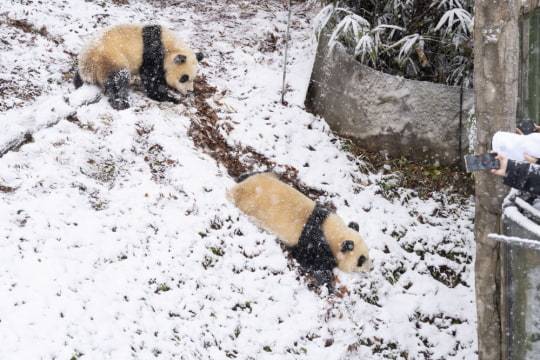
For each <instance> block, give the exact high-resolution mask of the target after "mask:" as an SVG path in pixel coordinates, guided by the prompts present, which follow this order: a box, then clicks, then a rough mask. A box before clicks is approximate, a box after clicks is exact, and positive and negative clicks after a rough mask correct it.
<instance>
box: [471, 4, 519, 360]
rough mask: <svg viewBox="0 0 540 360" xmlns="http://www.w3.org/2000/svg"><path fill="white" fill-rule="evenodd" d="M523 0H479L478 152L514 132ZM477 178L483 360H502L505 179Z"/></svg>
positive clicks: (478, 294) (484, 174)
mask: <svg viewBox="0 0 540 360" xmlns="http://www.w3.org/2000/svg"><path fill="white" fill-rule="evenodd" d="M519 6H520V2H519V0H489V1H488V0H477V1H476V4H475V20H474V22H475V24H474V39H475V40H474V41H475V46H474V90H475V111H476V118H477V131H478V133H477V145H476V149H475V150H476V153H477V154H481V153H485V152H487V151H489V150H490V149H491V139H492V137H493V134H494V133H495V132H496V131H499V130H507V131H513V130H514V128H515V124H516V121H515V117H516V108H517V97H518V71H519V28H518V19H519ZM475 180H476V198H475V200H476V221H475V238H476V264H475V272H476V304H477V314H478V355H479V359H480V360H501V359H503V354H502V342H503V336H502V331H501V329H502V327H501V319H502V318H501V315H502V314H501V306H500V304H501V291H500V285H501V281H500V278H501V276H500V275H501V273H500V272H501V267H500V251H499V246H498V245H497V244H495V243H494V242H491V241H489V240H488V239H487V235H488V234H489V233H498V232H499V230H500V218H501V203H502V200H503V197H504V196H505V194H506V193H507V189H506V188H505V187H504V186H503V185H502V182H501V179H500V178H496V177H495V176H493V175H491V174H489V173H487V172H479V173H477V174H476V176H475Z"/></svg>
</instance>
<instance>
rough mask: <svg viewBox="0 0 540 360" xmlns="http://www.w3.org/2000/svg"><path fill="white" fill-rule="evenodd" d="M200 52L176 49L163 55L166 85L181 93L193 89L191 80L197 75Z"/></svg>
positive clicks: (201, 55) (201, 56) (200, 58)
mask: <svg viewBox="0 0 540 360" xmlns="http://www.w3.org/2000/svg"><path fill="white" fill-rule="evenodd" d="M203 58H204V55H203V54H202V53H194V52H193V51H192V50H191V49H189V48H185V49H177V50H174V51H169V52H167V54H166V55H165V64H164V69H165V80H166V81H167V85H169V86H170V87H171V88H173V89H176V90H177V91H179V92H180V93H182V94H184V95H185V94H186V93H187V92H188V91H193V82H194V80H195V77H196V76H197V68H198V65H199V61H201V60H202V59H203Z"/></svg>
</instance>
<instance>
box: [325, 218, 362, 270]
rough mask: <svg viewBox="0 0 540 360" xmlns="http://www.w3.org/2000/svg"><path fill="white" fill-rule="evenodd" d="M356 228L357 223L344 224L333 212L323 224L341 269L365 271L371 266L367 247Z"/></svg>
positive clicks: (357, 227)
mask: <svg viewBox="0 0 540 360" xmlns="http://www.w3.org/2000/svg"><path fill="white" fill-rule="evenodd" d="M358 230H359V226H358V224H357V223H355V222H351V223H349V225H345V223H344V222H343V221H342V220H341V219H340V218H339V217H338V216H337V215H335V214H332V215H330V216H329V217H328V219H327V221H325V223H324V225H323V232H324V235H325V237H326V239H327V241H328V243H329V245H330V248H331V249H332V253H333V254H334V257H335V259H336V262H337V265H338V268H339V269H340V270H342V271H345V272H367V271H370V270H371V268H372V264H371V259H370V258H369V250H368V247H367V245H366V243H365V242H364V239H362V237H361V236H360V234H359V233H358Z"/></svg>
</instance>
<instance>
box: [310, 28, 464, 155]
mask: <svg viewBox="0 0 540 360" xmlns="http://www.w3.org/2000/svg"><path fill="white" fill-rule="evenodd" d="M473 102H474V100H473V95H472V91H470V90H465V91H464V96H463V117H462V120H463V131H462V149H463V153H466V149H467V146H468V144H467V136H466V119H467V114H468V111H469V110H470V109H471V108H472V106H473ZM306 108H307V109H308V110H309V111H311V112H313V113H314V114H318V115H320V116H322V117H324V119H325V120H326V121H327V122H328V124H329V125H330V127H331V128H332V130H333V131H335V132H336V133H338V134H339V135H341V136H345V137H348V138H351V139H353V140H355V141H356V142H357V143H358V144H359V145H360V146H361V147H363V148H365V149H367V150H371V151H381V150H382V151H386V152H387V153H388V154H389V155H390V156H392V157H401V156H402V155H403V156H405V157H407V158H409V159H412V160H416V161H426V162H428V163H436V162H437V161H438V162H439V163H440V164H443V165H448V164H455V163H458V162H460V160H461V159H460V156H459V140H458V139H459V108H460V89H459V88H458V87H451V86H446V85H441V84H434V83H430V82H425V81H414V80H407V79H404V78H402V77H397V76H392V75H388V74H384V73H382V72H380V71H376V70H373V69H371V68H369V67H367V66H364V65H362V64H361V63H360V62H358V61H356V60H355V59H354V57H353V56H352V55H350V54H348V53H347V52H346V51H345V49H344V48H343V47H342V46H341V45H339V44H338V45H337V46H335V47H334V49H333V50H332V51H330V50H329V48H328V46H327V37H325V36H321V40H320V41H319V46H318V49H317V56H316V60H315V64H314V67H313V72H312V75H311V81H310V85H309V89H308V93H307V97H306Z"/></svg>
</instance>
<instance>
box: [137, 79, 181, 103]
mask: <svg viewBox="0 0 540 360" xmlns="http://www.w3.org/2000/svg"><path fill="white" fill-rule="evenodd" d="M141 80H142V83H143V86H144V91H145V92H146V95H148V97H149V98H150V99H152V100H156V101H160V102H161V101H170V102H172V103H175V104H177V103H178V100H177V99H175V98H174V97H172V96H170V95H169V88H168V87H167V85H165V84H156V81H153V80H152V79H145V78H144V76H141Z"/></svg>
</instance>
